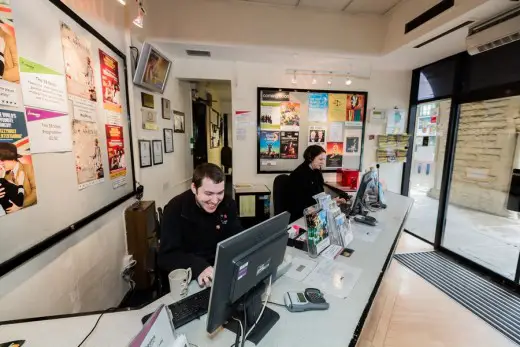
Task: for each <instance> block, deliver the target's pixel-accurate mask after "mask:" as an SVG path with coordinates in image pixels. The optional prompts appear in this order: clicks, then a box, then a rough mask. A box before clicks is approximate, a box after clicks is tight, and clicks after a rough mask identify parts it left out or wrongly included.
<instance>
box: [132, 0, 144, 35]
mask: <svg viewBox="0 0 520 347" xmlns="http://www.w3.org/2000/svg"><path fill="white" fill-rule="evenodd" d="M135 2H136V3H137V17H135V19H134V21H133V23H134V25H135V26H136V27H138V28H141V29H142V28H143V24H144V15H145V14H146V11H145V9H144V6H143V0H135Z"/></svg>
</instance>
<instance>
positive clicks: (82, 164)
mask: <svg viewBox="0 0 520 347" xmlns="http://www.w3.org/2000/svg"><path fill="white" fill-rule="evenodd" d="M72 147H73V152H74V157H75V158H76V175H77V178H78V188H79V189H80V190H82V189H85V188H87V187H89V186H92V185H94V184H97V183H101V182H103V181H104V177H105V173H104V169H103V157H102V155H101V147H100V143H99V132H98V127H97V123H95V122H87V121H84V120H79V119H74V120H73V121H72Z"/></svg>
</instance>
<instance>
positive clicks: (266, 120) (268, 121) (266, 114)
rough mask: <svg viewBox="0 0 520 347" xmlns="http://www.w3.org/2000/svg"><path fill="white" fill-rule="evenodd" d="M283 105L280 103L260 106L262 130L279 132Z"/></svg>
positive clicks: (264, 103)
mask: <svg viewBox="0 0 520 347" xmlns="http://www.w3.org/2000/svg"><path fill="white" fill-rule="evenodd" d="M281 112H282V105H281V103H279V102H262V103H261V105H260V129H266V130H278V129H280V120H281V117H282V113H281Z"/></svg>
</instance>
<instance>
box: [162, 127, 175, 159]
mask: <svg viewBox="0 0 520 347" xmlns="http://www.w3.org/2000/svg"><path fill="white" fill-rule="evenodd" d="M163 137H164V153H173V151H174V150H175V148H174V147H173V129H167V128H165V129H163Z"/></svg>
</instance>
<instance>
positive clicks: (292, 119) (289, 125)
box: [280, 102, 300, 131]
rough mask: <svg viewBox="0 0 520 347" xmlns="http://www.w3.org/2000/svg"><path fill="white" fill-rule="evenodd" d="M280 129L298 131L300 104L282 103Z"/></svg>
mask: <svg viewBox="0 0 520 347" xmlns="http://www.w3.org/2000/svg"><path fill="white" fill-rule="evenodd" d="M280 110H281V118H280V129H281V130H286V131H298V130H300V104H299V103H296V102H282V104H281V108H280Z"/></svg>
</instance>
